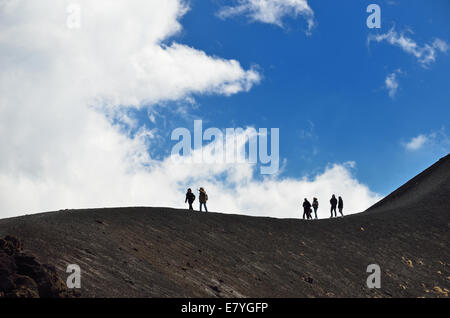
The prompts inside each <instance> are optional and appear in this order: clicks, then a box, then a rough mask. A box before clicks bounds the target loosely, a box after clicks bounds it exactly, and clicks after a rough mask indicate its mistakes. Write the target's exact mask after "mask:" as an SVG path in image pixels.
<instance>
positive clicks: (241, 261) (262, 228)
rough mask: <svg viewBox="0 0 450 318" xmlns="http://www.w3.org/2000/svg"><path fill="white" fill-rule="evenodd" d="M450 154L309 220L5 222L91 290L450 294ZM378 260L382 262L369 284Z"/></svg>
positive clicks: (99, 216)
mask: <svg viewBox="0 0 450 318" xmlns="http://www.w3.org/2000/svg"><path fill="white" fill-rule="evenodd" d="M449 216H450V156H447V157H446V158H444V159H442V160H441V161H440V162H438V163H437V164H436V165H434V166H432V167H431V168H430V169H428V170H426V171H425V172H424V173H422V174H421V175H419V176H418V177H416V178H415V179H413V180H411V181H410V182H409V183H407V184H406V185H405V186H403V187H402V188H400V189H399V190H397V191H396V192H394V193H393V194H391V195H390V196H388V197H387V198H385V199H384V200H382V201H380V202H379V203H378V204H376V205H375V206H374V207H372V208H371V209H369V210H368V211H367V212H365V213H361V214H357V215H351V216H347V217H345V218H338V219H330V220H319V221H303V220H294V219H285V220H281V219H272V218H255V217H248V216H238V215H227V214H217V213H202V214H201V213H199V212H188V211H187V210H174V209H167V208H117V209H92V210H65V211H58V212H53V213H43V214H37V215H30V216H23V217H18V218H11V219H4V220H0V237H4V236H5V235H8V234H9V235H13V236H16V237H18V238H20V239H21V240H22V242H23V245H24V248H25V252H29V253H32V254H34V255H36V256H37V260H38V261H39V262H41V263H48V264H52V265H54V266H55V267H56V269H57V271H58V272H59V274H60V276H61V277H63V278H65V277H67V275H68V274H66V273H65V270H66V267H67V265H68V264H78V265H80V267H81V270H82V278H81V284H82V288H81V290H80V292H81V295H82V296H83V297H422V296H423V297H448V291H449V289H450V257H449V256H450V254H449V239H450V235H449V230H450V218H449ZM369 264H378V265H379V266H380V267H381V270H382V276H381V289H368V288H367V287H366V279H367V277H368V275H369V273H366V268H367V266H368V265H369Z"/></svg>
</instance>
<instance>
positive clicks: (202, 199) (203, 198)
mask: <svg viewBox="0 0 450 318" xmlns="http://www.w3.org/2000/svg"><path fill="white" fill-rule="evenodd" d="M198 191H199V192H200V194H199V196H198V200H199V201H200V212H202V205H203V206H204V207H205V212H208V208H207V207H206V201H208V195H207V194H206V191H205V189H203V188H200V190H198Z"/></svg>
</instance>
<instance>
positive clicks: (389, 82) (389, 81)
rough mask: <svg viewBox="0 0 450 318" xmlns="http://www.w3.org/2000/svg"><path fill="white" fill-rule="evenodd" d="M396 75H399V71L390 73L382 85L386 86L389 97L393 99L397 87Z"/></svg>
mask: <svg viewBox="0 0 450 318" xmlns="http://www.w3.org/2000/svg"><path fill="white" fill-rule="evenodd" d="M398 74H401V71H400V70H397V71H395V72H392V73H391V74H389V75H388V76H387V77H386V79H385V80H384V85H385V86H386V89H387V90H388V92H389V96H390V97H391V98H394V97H395V95H396V94H397V90H398V86H399V84H398V78H397V75H398Z"/></svg>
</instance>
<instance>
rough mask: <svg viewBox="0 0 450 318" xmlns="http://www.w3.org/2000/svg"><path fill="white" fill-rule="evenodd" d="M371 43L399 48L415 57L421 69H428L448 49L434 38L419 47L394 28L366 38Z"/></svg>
mask: <svg viewBox="0 0 450 318" xmlns="http://www.w3.org/2000/svg"><path fill="white" fill-rule="evenodd" d="M372 41H375V42H382V41H387V42H388V43H389V44H391V45H394V46H398V47H400V48H401V49H402V50H403V51H405V52H406V53H408V54H411V55H413V56H415V57H416V58H417V60H418V62H419V63H420V64H421V65H422V66H423V67H428V66H429V65H430V64H432V63H434V62H435V61H436V54H437V53H438V52H443V53H445V52H447V51H448V49H449V45H448V44H447V42H445V41H443V40H441V39H439V38H436V39H435V40H434V41H433V42H431V43H426V44H424V45H422V46H421V45H419V44H417V43H416V42H415V41H414V40H413V39H411V38H409V37H407V36H405V35H404V34H403V33H398V32H397V31H395V29H394V28H392V29H390V30H389V31H388V32H387V33H383V34H378V35H373V34H372V35H370V36H369V37H368V43H369V44H370V42H372Z"/></svg>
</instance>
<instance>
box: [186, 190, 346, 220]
mask: <svg viewBox="0 0 450 318" xmlns="http://www.w3.org/2000/svg"><path fill="white" fill-rule="evenodd" d="M198 192H199V195H198V201H199V202H200V208H199V210H200V212H202V207H204V208H205V212H208V208H207V207H206V201H208V195H207V194H206V191H205V189H204V188H200V189H199V190H198ZM194 201H195V194H194V193H193V192H192V189H191V188H189V189H187V192H186V200H184V203H189V210H194V208H193V207H192V204H193V203H194ZM330 205H331V209H330V212H331V216H330V218H332V217H333V216H334V217H337V212H336V208H337V209H338V210H339V213H340V214H341V215H342V216H344V213H343V210H344V201H343V200H342V197H339V198H338V199H336V196H335V195H334V194H333V196H332V197H331V199H330ZM318 209H319V200H317V198H313V202H312V204H311V203H310V202H309V201H308V199H306V198H305V201H303V219H307V220H312V219H313V217H312V212H313V211H314V217H315V219H317V210H318ZM333 212H334V215H333Z"/></svg>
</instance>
